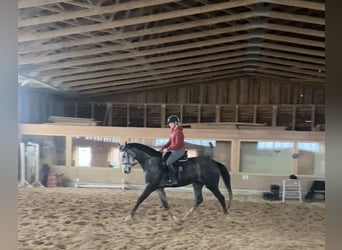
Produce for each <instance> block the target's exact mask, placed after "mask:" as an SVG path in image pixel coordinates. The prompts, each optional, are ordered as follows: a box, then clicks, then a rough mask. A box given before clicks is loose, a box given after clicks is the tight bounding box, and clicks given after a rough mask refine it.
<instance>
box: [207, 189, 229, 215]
mask: <svg viewBox="0 0 342 250" xmlns="http://www.w3.org/2000/svg"><path fill="white" fill-rule="evenodd" d="M206 187H207V188H208V189H209V190H210V191H211V192H212V193H213V194H214V195H215V197H216V198H217V199H218V200H219V202H220V204H221V206H222V208H223V213H224V214H225V215H226V217H227V218H228V219H229V215H228V210H227V207H226V201H225V199H224V196H223V194H222V193H221V192H220V190H219V188H218V186H217V185H216V186H206Z"/></svg>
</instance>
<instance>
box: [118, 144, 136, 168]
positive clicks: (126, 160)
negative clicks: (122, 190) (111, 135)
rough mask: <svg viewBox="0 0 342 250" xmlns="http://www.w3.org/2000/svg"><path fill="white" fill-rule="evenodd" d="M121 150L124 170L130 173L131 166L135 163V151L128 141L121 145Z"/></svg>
mask: <svg viewBox="0 0 342 250" xmlns="http://www.w3.org/2000/svg"><path fill="white" fill-rule="evenodd" d="M119 150H120V156H121V163H122V170H123V172H124V173H125V174H129V173H130V172H131V168H132V167H133V166H134V165H135V163H134V160H135V156H134V155H133V152H132V151H130V150H129V147H128V145H127V143H125V144H124V145H120V148H119Z"/></svg>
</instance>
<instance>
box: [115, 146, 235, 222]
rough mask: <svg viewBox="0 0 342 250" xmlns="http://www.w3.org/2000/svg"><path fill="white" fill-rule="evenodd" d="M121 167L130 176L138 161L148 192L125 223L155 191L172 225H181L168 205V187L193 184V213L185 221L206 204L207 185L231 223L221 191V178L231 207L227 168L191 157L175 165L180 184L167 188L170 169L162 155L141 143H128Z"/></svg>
mask: <svg viewBox="0 0 342 250" xmlns="http://www.w3.org/2000/svg"><path fill="white" fill-rule="evenodd" d="M119 151H120V157H121V163H122V167H123V172H124V173H126V174H129V173H130V172H131V168H132V167H133V166H134V165H135V164H136V162H135V161H137V162H138V163H139V164H140V166H141V167H142V169H143V171H144V173H145V188H144V190H143V192H142V193H141V195H140V196H139V198H138V199H137V201H136V203H135V205H134V207H133V209H132V210H131V212H130V214H129V215H128V216H127V217H126V218H125V219H124V221H130V220H131V219H133V217H134V215H135V213H136V211H137V209H138V207H139V205H140V204H141V203H142V202H143V201H144V200H145V199H146V198H147V197H148V196H149V195H150V194H151V193H152V192H154V191H156V192H157V193H158V195H159V198H160V201H161V203H162V205H163V207H164V208H165V210H167V212H168V214H169V216H170V217H171V219H172V220H173V221H175V222H176V223H179V220H178V218H177V217H176V216H174V215H173V213H172V212H171V208H170V206H169V204H168V201H167V198H166V194H165V191H164V188H165V187H181V186H185V185H189V184H192V186H193V190H194V196H195V200H194V204H193V206H192V207H191V208H190V210H189V211H188V212H187V213H186V214H185V215H184V217H183V219H186V218H187V217H188V216H190V215H191V214H193V212H194V211H195V210H196V209H197V208H198V206H199V205H200V204H201V203H202V201H203V196H202V188H203V186H204V185H205V186H206V187H207V188H208V189H209V190H210V191H211V192H212V193H213V194H214V196H215V197H216V198H217V199H218V201H219V202H220V204H221V206H222V209H223V213H224V215H225V217H226V218H227V219H229V214H228V209H227V206H226V203H225V197H224V196H223V195H222V193H221V192H220V190H219V179H220V176H221V177H222V179H223V182H224V184H225V186H226V188H227V190H228V194H229V202H228V208H230V207H231V204H232V200H233V194H232V188H231V185H230V175H229V172H228V170H227V168H226V167H225V165H223V164H221V163H219V162H217V161H215V160H213V159H211V158H209V157H205V156H198V157H191V158H188V159H187V160H186V161H185V162H179V161H178V162H176V163H175V166H176V167H178V169H181V170H179V172H178V183H177V184H176V185H168V184H167V182H165V181H163V180H165V178H166V177H167V170H166V169H167V168H166V167H165V166H164V164H163V154H162V153H161V152H160V151H157V150H155V149H153V148H151V147H149V146H146V145H144V144H140V143H127V142H126V143H125V144H124V145H120V147H119Z"/></svg>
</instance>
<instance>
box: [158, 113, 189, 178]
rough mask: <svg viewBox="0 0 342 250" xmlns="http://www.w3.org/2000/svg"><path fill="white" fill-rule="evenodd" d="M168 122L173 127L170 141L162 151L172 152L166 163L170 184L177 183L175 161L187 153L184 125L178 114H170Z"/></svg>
mask: <svg viewBox="0 0 342 250" xmlns="http://www.w3.org/2000/svg"><path fill="white" fill-rule="evenodd" d="M167 124H168V125H169V127H170V128H171V134H170V138H169V141H168V142H167V143H166V144H165V145H164V146H163V147H162V148H161V151H162V152H163V153H166V152H171V154H170V156H169V158H167V160H166V165H167V167H168V169H169V177H170V180H169V184H177V183H178V182H177V179H176V170H175V168H174V166H173V163H175V162H176V161H177V160H178V159H179V158H181V157H182V156H183V155H184V153H185V142H184V134H183V127H182V126H181V125H180V120H179V118H178V116H176V115H170V116H169V117H168V118H167Z"/></svg>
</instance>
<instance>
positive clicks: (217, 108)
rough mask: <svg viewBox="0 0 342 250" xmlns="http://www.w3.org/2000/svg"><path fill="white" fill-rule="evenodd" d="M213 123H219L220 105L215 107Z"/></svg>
mask: <svg viewBox="0 0 342 250" xmlns="http://www.w3.org/2000/svg"><path fill="white" fill-rule="evenodd" d="M215 122H221V106H220V105H216V110H215Z"/></svg>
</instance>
